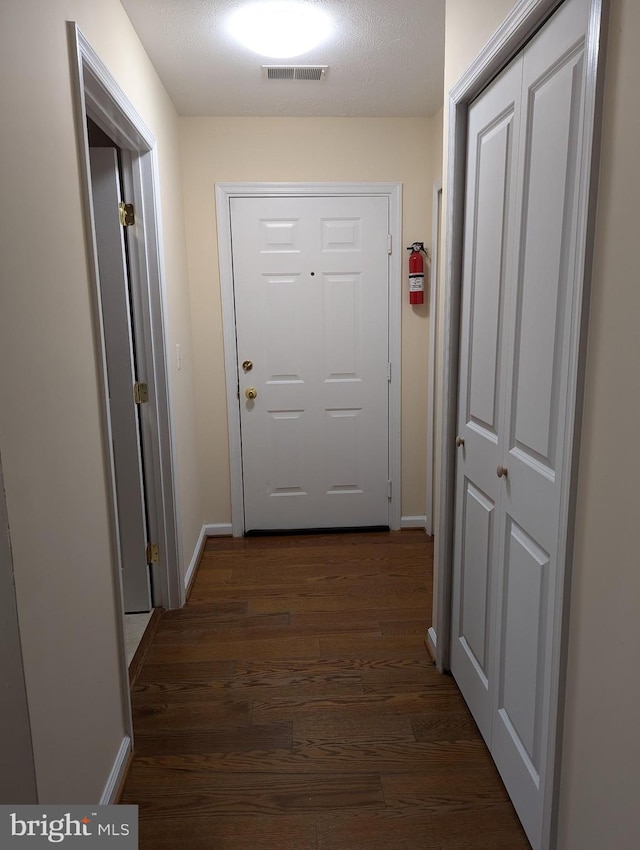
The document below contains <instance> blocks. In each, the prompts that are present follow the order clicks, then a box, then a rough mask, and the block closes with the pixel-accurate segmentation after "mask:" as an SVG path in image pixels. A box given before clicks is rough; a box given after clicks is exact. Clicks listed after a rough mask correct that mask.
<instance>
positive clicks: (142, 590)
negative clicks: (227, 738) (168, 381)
mask: <svg viewBox="0 0 640 850" xmlns="http://www.w3.org/2000/svg"><path fill="white" fill-rule="evenodd" d="M89 154H90V163H91V192H92V198H93V214H94V223H95V232H96V247H97V252H98V269H99V275H100V300H101V307H102V320H103V329H104V341H105V353H106V360H107V380H108V384H109V420H110V425H111V438H112V446H113V459H114V470H115V479H116V480H115V485H116V504H117V512H118V537H119V541H120V558H121V564H122V588H123V596H124V610H125V613H132V612H136V611H149V610H150V609H151V585H150V577H149V565H148V564H147V557H146V548H147V516H146V502H145V488H144V477H143V472H142V448H141V445H142V444H141V436H140V421H139V413H138V407H137V405H136V404H135V402H134V393H133V388H134V383H135V381H136V362H135V354H134V340H133V328H132V319H131V302H130V293H129V274H128V267H127V255H126V247H125V237H124V233H123V227H122V225H121V223H120V218H119V211H118V204H119V202H120V201H121V192H120V174H119V169H118V158H117V151H116V149H115V148H91V149H90V151H89Z"/></svg>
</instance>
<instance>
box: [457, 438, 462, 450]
mask: <svg viewBox="0 0 640 850" xmlns="http://www.w3.org/2000/svg"><path fill="white" fill-rule="evenodd" d="M462 446H464V439H463V438H462V437H456V448H458V449H459V448H461V447H462Z"/></svg>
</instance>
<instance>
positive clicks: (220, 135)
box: [180, 118, 434, 523]
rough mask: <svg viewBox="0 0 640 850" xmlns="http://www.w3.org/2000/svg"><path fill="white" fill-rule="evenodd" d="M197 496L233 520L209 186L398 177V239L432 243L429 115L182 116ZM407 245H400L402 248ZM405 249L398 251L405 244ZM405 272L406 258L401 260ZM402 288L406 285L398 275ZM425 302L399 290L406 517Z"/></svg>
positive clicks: (217, 518) (417, 487) (417, 481)
mask: <svg viewBox="0 0 640 850" xmlns="http://www.w3.org/2000/svg"><path fill="white" fill-rule="evenodd" d="M180 132H181V143H182V144H181V147H182V163H183V166H182V167H183V181H184V196H185V216H186V222H187V246H188V251H189V278H190V282H191V290H192V309H193V314H192V321H193V331H194V357H195V362H196V379H197V383H198V423H199V447H200V465H201V468H202V471H203V475H202V503H203V505H204V510H205V515H206V517H207V521H208V522H216V523H218V522H222V523H224V522H230V520H231V507H230V494H229V450H228V442H227V413H226V405H225V398H226V390H225V379H224V360H223V345H222V319H221V312H220V289H219V275H218V254H217V244H216V219H215V206H214V184H215V183H216V181H220V182H221V181H293V182H295V181H300V182H301V181H400V182H402V183H403V184H404V188H403V192H404V194H403V217H404V233H403V245H408V244H410V243H411V242H414V241H416V240H420V241H424V242H425V244H426V245H429V244H430V242H431V190H432V184H433V178H434V175H433V163H432V142H431V122H430V120H429V119H426V118H415V119H411V118H409V119H405V118H401V119H374V118H369V119H367V118H358V119H356V118H330V119H328V118H182V119H181V120H180ZM403 245H401V246H396V250H403ZM403 253H405V252H404V250H403ZM403 266H404V267H405V268H404V270H405V277H406V273H407V271H406V266H407V264H406V261H405V260H404V258H403ZM403 285H404V286H405V292H406V288H407V282H406V280H405V281H404V284H403ZM428 345H429V322H428V312H427V306H426V305H424V306H423V307H419V308H411V307H410V306H409V304H408V297H403V310H402V352H403V382H402V386H403V402H402V415H403V426H402V450H403V466H402V474H403V481H402V514H403V516H416V515H423V514H424V511H425V475H424V469H425V462H426V392H427V388H426V382H425V380H424V374H425V373H424V364H425V363H426V361H427V357H428Z"/></svg>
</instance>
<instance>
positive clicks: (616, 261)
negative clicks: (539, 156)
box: [445, 0, 640, 850]
mask: <svg viewBox="0 0 640 850" xmlns="http://www.w3.org/2000/svg"><path fill="white" fill-rule="evenodd" d="M512 5H513V4H512V3H511V2H509V0H491V2H483V3H478V2H477V0H447V16H446V22H447V31H446V50H445V55H446V62H447V66H446V68H445V103H446V99H447V97H448V90H449V88H450V87H451V85H452V84H454V83H455V82H456V81H457V79H458V78H459V76H460V74H461V73H462V72H463V71H464V70H465V68H466V67H467V66H468V64H470V62H471V61H472V60H473V59H474V58H475V56H476V55H477V53H478V52H479V51H480V49H481V48H482V46H483V44H484V43H485V42H486V41H487V38H488V37H489V36H490V35H491V33H492V31H493V30H495V29H496V28H497V26H498V25H499V24H500V23H501V22H502V20H503V19H504V17H505V15H506V14H507V13H508V11H509V9H510V8H511V6H512ZM611 6H612V16H611V32H610V43H609V59H608V67H607V84H606V92H605V114H604V144H603V150H602V167H601V180H600V194H599V205H598V226H597V235H596V243H595V254H596V258H595V270H594V279H593V288H592V298H591V317H590V323H589V343H588V362H587V373H586V399H585V409H584V425H583V434H582V448H581V456H580V468H579V477H578V502H577V518H576V540H575V558H574V574H573V586H572V594H571V600H572V602H571V620H570V646H569V659H568V672H567V708H566V717H565V727H566V729H565V744H564V750H563V765H562V775H561V797H560V811H559V818H560V831H559V835H560V839H559V844H558V847H559V850H602V848H605V847H606V848H609V847H610V848H614V847H615V849H616V850H632V848H635V847H637V846H638V835H640V806H638V799H639V792H640V785H639V781H638V765H639V764H640V720H639V718H640V712H639V710H638V705H639V704H640V677H638V675H637V669H638V661H637V652H638V646H639V645H640V626H639V623H640V618H639V617H638V611H639V610H640V556H639V555H638V548H637V544H636V541H635V538H634V535H633V532H634V530H635V528H636V527H637V524H638V505H639V504H640V502H639V500H638V488H637V481H638V480H639V478H640V459H639V458H640V455H639V454H638V452H637V451H635V444H636V442H637V440H636V438H637V432H638V421H639V420H640V377H639V376H640V370H639V369H638V364H639V362H640V356H639V347H638V327H639V326H640V287H638V285H637V271H636V257H635V243H636V242H637V233H638V229H639V226H640V219H639V217H638V207H637V198H638V195H639V193H640V171H639V169H638V168H637V149H638V144H639V139H640V118H639V117H638V116H639V112H638V109H637V100H638V97H637V81H638V78H639V77H640V55H639V54H638V49H637V42H638V38H640V5H639V4H638V3H637V2H636V0H617V2H615V3H612V4H611ZM445 124H446V120H445ZM445 133H446V128H445ZM445 144H446V135H445ZM445 157H446V153H445Z"/></svg>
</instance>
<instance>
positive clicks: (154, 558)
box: [147, 543, 160, 564]
mask: <svg viewBox="0 0 640 850" xmlns="http://www.w3.org/2000/svg"><path fill="white" fill-rule="evenodd" d="M159 560H160V550H159V549H158V547H157V546H156V544H155V543H149V544H148V546H147V564H157V563H158V561H159Z"/></svg>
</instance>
